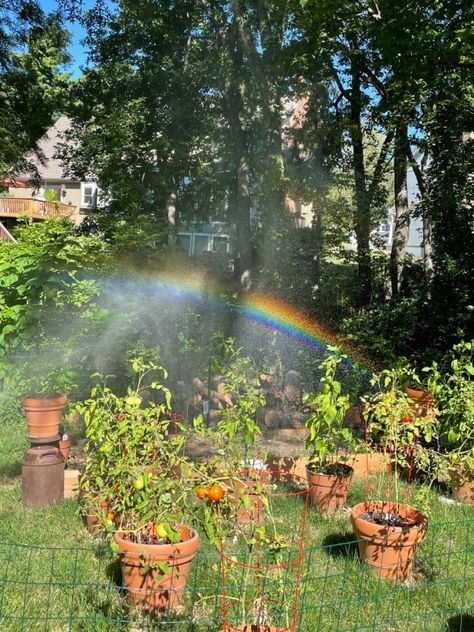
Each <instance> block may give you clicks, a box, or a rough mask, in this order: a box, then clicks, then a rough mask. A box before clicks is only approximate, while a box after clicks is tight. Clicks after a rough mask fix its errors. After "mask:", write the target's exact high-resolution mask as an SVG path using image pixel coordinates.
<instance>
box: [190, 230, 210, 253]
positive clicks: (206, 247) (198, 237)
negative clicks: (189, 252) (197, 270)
mask: <svg viewBox="0 0 474 632" xmlns="http://www.w3.org/2000/svg"><path fill="white" fill-rule="evenodd" d="M210 237H211V235H203V234H199V233H195V234H194V252H193V254H194V255H200V254H202V253H203V252H209V251H210V250H211V248H210V241H211V240H210Z"/></svg>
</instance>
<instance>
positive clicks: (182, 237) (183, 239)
mask: <svg viewBox="0 0 474 632" xmlns="http://www.w3.org/2000/svg"><path fill="white" fill-rule="evenodd" d="M191 241H192V235H190V234H188V233H178V244H179V246H181V248H182V249H183V250H184V251H185V252H186V253H187V254H188V256H190V255H191Z"/></svg>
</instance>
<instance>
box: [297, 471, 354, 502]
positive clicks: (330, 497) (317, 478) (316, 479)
mask: <svg viewBox="0 0 474 632" xmlns="http://www.w3.org/2000/svg"><path fill="white" fill-rule="evenodd" d="M347 468H348V470H350V471H349V472H348V473H347V474H345V475H343V474H339V475H332V474H319V473H316V472H313V471H312V470H310V469H308V468H306V478H307V480H308V483H309V486H310V487H309V493H310V496H311V502H312V504H313V505H314V506H315V507H317V508H318V509H319V510H320V511H322V512H323V513H326V514H331V513H333V512H334V511H336V509H338V508H339V507H342V505H344V503H345V502H346V500H347V494H348V493H349V485H350V483H351V480H352V475H353V474H354V470H353V469H352V467H349V466H347Z"/></svg>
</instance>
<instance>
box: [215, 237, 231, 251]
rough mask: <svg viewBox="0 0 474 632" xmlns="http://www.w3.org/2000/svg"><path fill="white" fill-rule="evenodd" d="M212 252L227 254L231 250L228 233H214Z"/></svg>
mask: <svg viewBox="0 0 474 632" xmlns="http://www.w3.org/2000/svg"><path fill="white" fill-rule="evenodd" d="M212 252H217V253H219V254H226V253H227V252H229V238H228V237H227V235H214V236H213V238H212Z"/></svg>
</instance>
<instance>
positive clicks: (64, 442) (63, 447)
mask: <svg viewBox="0 0 474 632" xmlns="http://www.w3.org/2000/svg"><path fill="white" fill-rule="evenodd" d="M71 446H72V439H59V449H60V451H61V454H62V455H63V457H64V467H66V463H67V460H68V457H69V450H70V449H71Z"/></svg>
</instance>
